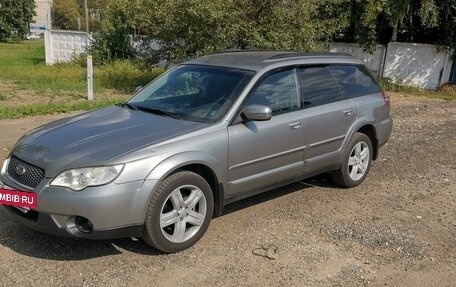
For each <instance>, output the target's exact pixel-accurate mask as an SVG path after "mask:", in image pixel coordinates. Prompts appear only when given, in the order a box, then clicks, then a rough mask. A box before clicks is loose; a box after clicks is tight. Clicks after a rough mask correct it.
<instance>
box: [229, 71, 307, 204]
mask: <svg viewBox="0 0 456 287" xmlns="http://www.w3.org/2000/svg"><path fill="white" fill-rule="evenodd" d="M298 91H299V89H298V75H297V70H296V69H295V68H288V69H284V70H279V71H275V72H273V73H271V74H269V75H267V76H266V77H264V78H263V79H262V80H260V83H259V84H258V85H256V88H254V91H253V92H252V93H251V94H250V95H249V96H248V98H247V99H246V101H245V103H244V105H243V107H246V106H249V105H252V104H259V105H266V106H269V107H270V108H271V110H272V118H271V119H270V120H268V121H241V122H239V123H237V124H233V125H231V126H230V127H229V128H228V136H229V160H228V184H227V187H226V195H227V196H230V195H233V194H236V193H238V192H242V191H247V190H251V189H256V188H260V187H262V186H267V185H270V184H272V183H274V182H278V181H281V180H284V179H286V178H289V177H292V176H294V175H297V174H299V173H301V172H302V171H303V156H304V153H303V150H304V146H305V142H304V133H303V129H302V124H303V113H302V103H301V100H300V95H299V92H298Z"/></svg>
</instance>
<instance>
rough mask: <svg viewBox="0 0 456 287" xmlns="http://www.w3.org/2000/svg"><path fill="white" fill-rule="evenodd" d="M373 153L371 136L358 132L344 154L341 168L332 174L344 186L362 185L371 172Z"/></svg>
mask: <svg viewBox="0 0 456 287" xmlns="http://www.w3.org/2000/svg"><path fill="white" fill-rule="evenodd" d="M372 154H373V150H372V142H371V140H370V138H369V137H368V136H367V135H365V134H363V133H356V134H355V135H354V136H353V138H352V139H351V140H350V143H349V145H348V148H347V150H346V151H345V152H344V154H343V156H342V166H341V168H340V169H339V170H337V171H334V172H333V173H332V174H331V177H332V179H333V180H334V181H335V182H336V183H337V184H339V185H342V186H344V187H355V186H357V185H360V184H361V183H362V182H363V181H364V179H365V178H366V176H367V174H368V173H369V169H370V166H371V162H372Z"/></svg>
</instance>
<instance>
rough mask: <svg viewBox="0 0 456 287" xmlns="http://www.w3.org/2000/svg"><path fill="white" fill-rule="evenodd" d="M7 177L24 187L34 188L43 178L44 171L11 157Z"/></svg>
mask: <svg viewBox="0 0 456 287" xmlns="http://www.w3.org/2000/svg"><path fill="white" fill-rule="evenodd" d="M8 175H9V176H10V177H11V178H12V179H14V180H16V181H17V182H19V183H21V184H23V185H25V186H28V187H31V188H36V187H37V186H38V184H40V182H41V181H42V180H43V178H44V169H42V168H39V167H37V166H35V165H33V164H30V163H28V162H26V161H23V160H22V159H20V158H18V157H17V156H14V155H13V156H11V158H10V161H9V164H8Z"/></svg>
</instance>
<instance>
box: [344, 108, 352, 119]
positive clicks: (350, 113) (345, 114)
mask: <svg viewBox="0 0 456 287" xmlns="http://www.w3.org/2000/svg"><path fill="white" fill-rule="evenodd" d="M352 114H353V110H352V109H348V110H344V116H347V117H348V116H351V115H352Z"/></svg>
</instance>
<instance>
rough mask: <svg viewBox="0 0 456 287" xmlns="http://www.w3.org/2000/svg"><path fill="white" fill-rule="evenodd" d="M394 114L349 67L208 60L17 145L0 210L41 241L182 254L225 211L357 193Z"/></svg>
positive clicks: (292, 57) (343, 63)
mask: <svg viewBox="0 0 456 287" xmlns="http://www.w3.org/2000/svg"><path fill="white" fill-rule="evenodd" d="M389 105H390V101H389V97H388V96H387V95H386V94H385V93H384V92H383V91H382V90H381V89H380V87H379V86H378V84H377V83H376V81H375V80H374V79H373V77H372V76H371V74H370V73H369V72H368V71H367V69H366V67H365V66H364V65H363V64H362V62H361V61H359V60H357V59H355V58H353V57H351V56H350V55H347V54H332V53H323V54H304V53H297V52H278V51H237V52H236V51H232V52H221V53H215V54H211V55H207V56H203V57H201V58H198V59H194V60H190V61H188V62H186V63H183V64H181V65H178V66H176V67H174V68H173V69H170V70H169V71H167V72H166V73H164V74H163V75H161V76H160V77H159V78H157V79H156V80H154V81H152V82H151V83H150V84H149V85H147V86H146V87H144V88H142V89H141V90H140V91H139V92H137V93H136V94H135V95H134V96H133V97H132V98H131V99H130V100H128V101H126V102H125V103H121V104H118V105H114V106H109V107H105V108H102V109H98V110H94V111H90V112H86V113H82V114H78V115H75V116H71V117H68V118H64V119H61V120H57V121H55V122H52V123H49V124H46V125H44V126H41V127H39V128H36V129H34V130H32V131H30V132H28V133H27V134H25V135H24V136H23V137H22V138H21V139H20V140H19V141H18V142H17V143H16V145H15V146H14V147H13V148H12V150H11V153H10V155H9V156H8V158H7V159H6V160H5V162H4V164H3V167H2V170H1V174H0V180H1V181H0V203H1V204H3V205H2V208H3V209H4V211H5V212H6V213H7V214H9V215H10V216H12V217H13V218H15V219H16V220H18V221H20V222H22V223H24V224H26V225H28V226H30V227H32V228H34V229H37V230H40V231H42V232H47V233H52V234H57V235H65V236H73V237H78V238H91V239H107V238H119V237H142V238H143V239H144V241H146V242H147V243H148V244H150V245H151V246H153V247H155V248H156V249H158V250H161V251H162V252H165V253H172V252H178V251H181V250H184V249H186V248H189V247H190V246H192V245H194V244H195V243H196V242H197V241H198V240H199V239H200V238H201V237H202V236H203V234H204V233H205V232H206V230H207V228H208V226H209V223H210V221H211V219H212V218H213V217H214V216H219V215H221V214H222V213H223V208H224V206H225V205H227V204H229V203H232V202H234V201H237V200H240V199H243V198H246V197H248V196H252V195H254V194H258V193H261V192H266V191H268V190H271V189H273V188H277V187H279V186H281V185H285V184H289V183H291V182H294V181H297V180H301V179H303V178H307V177H311V176H314V175H316V174H320V173H330V174H331V177H332V178H333V179H334V181H335V182H336V183H337V184H339V185H341V186H342V187H354V186H357V185H359V184H361V183H362V182H363V181H364V180H365V178H366V176H367V174H368V172H369V169H370V167H371V162H372V160H375V159H377V157H378V154H379V149H380V147H382V146H383V145H385V143H386V142H387V141H388V138H389V136H390V133H391V130H392V119H391V116H390V107H389Z"/></svg>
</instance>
